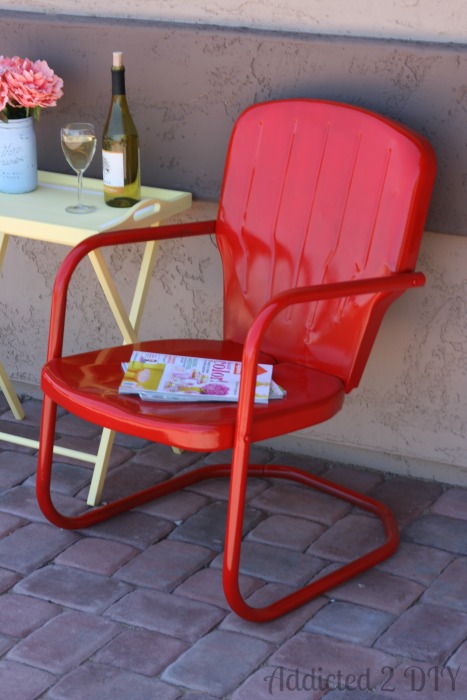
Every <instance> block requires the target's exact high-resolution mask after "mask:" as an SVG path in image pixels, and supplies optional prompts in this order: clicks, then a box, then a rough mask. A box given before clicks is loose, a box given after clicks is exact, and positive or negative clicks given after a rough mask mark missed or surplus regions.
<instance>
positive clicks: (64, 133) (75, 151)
mask: <svg viewBox="0 0 467 700" xmlns="http://www.w3.org/2000/svg"><path fill="white" fill-rule="evenodd" d="M61 140H62V150H63V153H64V154H65V158H66V159H67V161H68V164H69V165H70V166H71V167H72V168H73V170H74V171H75V172H76V173H77V175H78V203H77V204H73V205H70V206H69V207H67V208H66V211H68V212H70V213H71V214H88V213H89V212H91V211H95V210H96V207H93V206H89V205H87V204H83V203H82V201H81V198H82V191H83V173H84V171H85V170H86V168H87V167H88V165H89V164H90V162H91V161H92V159H93V157H94V153H95V152H96V132H95V130H94V126H93V125H92V124H85V123H81V122H77V123H74V124H67V125H66V126H64V127H62V129H61Z"/></svg>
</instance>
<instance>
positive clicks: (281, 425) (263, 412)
mask: <svg viewBox="0 0 467 700" xmlns="http://www.w3.org/2000/svg"><path fill="white" fill-rule="evenodd" d="M133 349H138V350H144V351H146V352H160V353H172V354H175V355H189V356H194V357H208V358H219V359H228V360H241V357H242V346H241V345H239V344H237V343H233V342H230V341H208V340H165V341H147V342H141V343H136V344H134V345H124V346H118V347H112V348H106V349H103V350H98V351H93V352H87V353H82V354H79V355H73V356H69V357H65V358H58V359H55V360H52V361H50V362H49V363H48V364H47V365H46V366H45V367H44V370H43V373H42V389H43V391H44V392H45V393H46V394H47V395H48V396H50V397H51V398H52V399H53V400H54V401H56V402H57V403H58V404H59V405H60V406H62V407H63V408H65V409H67V410H69V411H71V412H73V413H75V414H76V415H78V416H80V417H81V418H83V419H85V420H88V421H91V422H92V421H96V422H98V423H99V424H100V425H102V426H104V427H106V428H110V429H111V430H115V431H118V432H125V433H130V434H132V435H135V436H138V437H142V438H145V439H147V440H154V441H155V442H160V443H165V444H170V445H172V446H174V447H179V448H182V449H185V450H194V451H213V450H223V449H227V448H229V447H232V446H233V442H234V430H235V423H236V417H237V410H236V404H235V403H222V402H212V403H200V404H195V403H186V404H183V403H176V404H175V403H167V402H148V401H142V400H141V399H140V398H139V397H136V396H125V395H121V394H119V393H118V386H119V384H120V382H121V380H122V377H123V370H122V366H121V363H122V362H125V361H128V360H129V358H130V356H131V352H132V350H133ZM260 361H261V362H267V363H269V364H274V372H273V377H274V380H275V381H276V382H277V383H278V384H280V386H282V387H283V388H284V389H286V391H287V393H288V395H287V396H286V397H285V398H284V399H277V400H276V399H274V400H270V401H269V403H268V404H267V405H261V404H255V411H254V419H253V426H252V440H253V441H255V442H256V441H258V440H264V439H266V438H272V437H275V436H277V435H282V434H284V433H286V432H290V431H295V430H300V429H301V428H305V427H308V426H309V425H310V423H311V424H316V423H320V422H322V421H324V420H327V419H328V418H330V417H331V416H333V415H334V414H335V413H337V412H338V411H339V410H340V408H341V407H342V404H343V401H344V396H345V391H344V385H343V382H342V381H341V380H340V379H339V378H337V377H334V376H330V375H327V374H325V373H323V372H319V371H316V370H313V369H308V368H304V367H301V366H299V365H295V364H291V363H275V362H274V360H273V359H272V358H271V357H269V356H268V355H262V356H261V357H260Z"/></svg>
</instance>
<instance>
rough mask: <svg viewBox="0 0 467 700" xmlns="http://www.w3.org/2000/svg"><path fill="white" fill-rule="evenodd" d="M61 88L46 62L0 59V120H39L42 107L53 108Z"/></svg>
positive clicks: (60, 81) (14, 57) (15, 58)
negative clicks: (26, 118) (29, 118)
mask: <svg viewBox="0 0 467 700" xmlns="http://www.w3.org/2000/svg"><path fill="white" fill-rule="evenodd" d="M62 87H63V80H62V79H61V78H59V77H58V76H57V75H55V73H54V72H53V70H52V69H51V68H49V66H48V64H47V62H46V61H35V62H34V63H33V62H32V61H30V60H29V58H20V57H19V56H13V58H7V57H6V56H0V119H1V120H2V121H4V122H7V121H8V120H9V119H23V118H24V117H30V116H33V117H34V119H36V120H37V119H39V114H40V110H41V107H55V105H56V104H57V100H58V99H59V98H60V97H61V96H62V95H63V91H62Z"/></svg>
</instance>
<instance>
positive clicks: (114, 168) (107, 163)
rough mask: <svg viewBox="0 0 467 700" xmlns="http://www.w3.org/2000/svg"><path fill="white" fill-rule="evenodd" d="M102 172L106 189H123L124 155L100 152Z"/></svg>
mask: <svg viewBox="0 0 467 700" xmlns="http://www.w3.org/2000/svg"><path fill="white" fill-rule="evenodd" d="M102 171H103V178H102V179H103V181H104V185H107V187H124V185H125V159H124V154H123V153H114V152H113V151H102Z"/></svg>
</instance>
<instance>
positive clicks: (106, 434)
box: [87, 428, 115, 506]
mask: <svg viewBox="0 0 467 700" xmlns="http://www.w3.org/2000/svg"><path fill="white" fill-rule="evenodd" d="M114 438H115V433H114V432H113V431H112V430H109V429H108V428H104V430H103V431H102V437H101V441H100V445H99V451H98V453H97V457H96V462H95V465H94V469H93V472H92V479H91V485H90V487H89V493H88V499H87V503H88V505H89V506H95V505H97V504H98V503H99V502H100V500H101V495H102V489H103V488H104V481H105V477H106V475H107V469H108V466H109V460H110V453H111V451H112V446H113V442H114Z"/></svg>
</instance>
